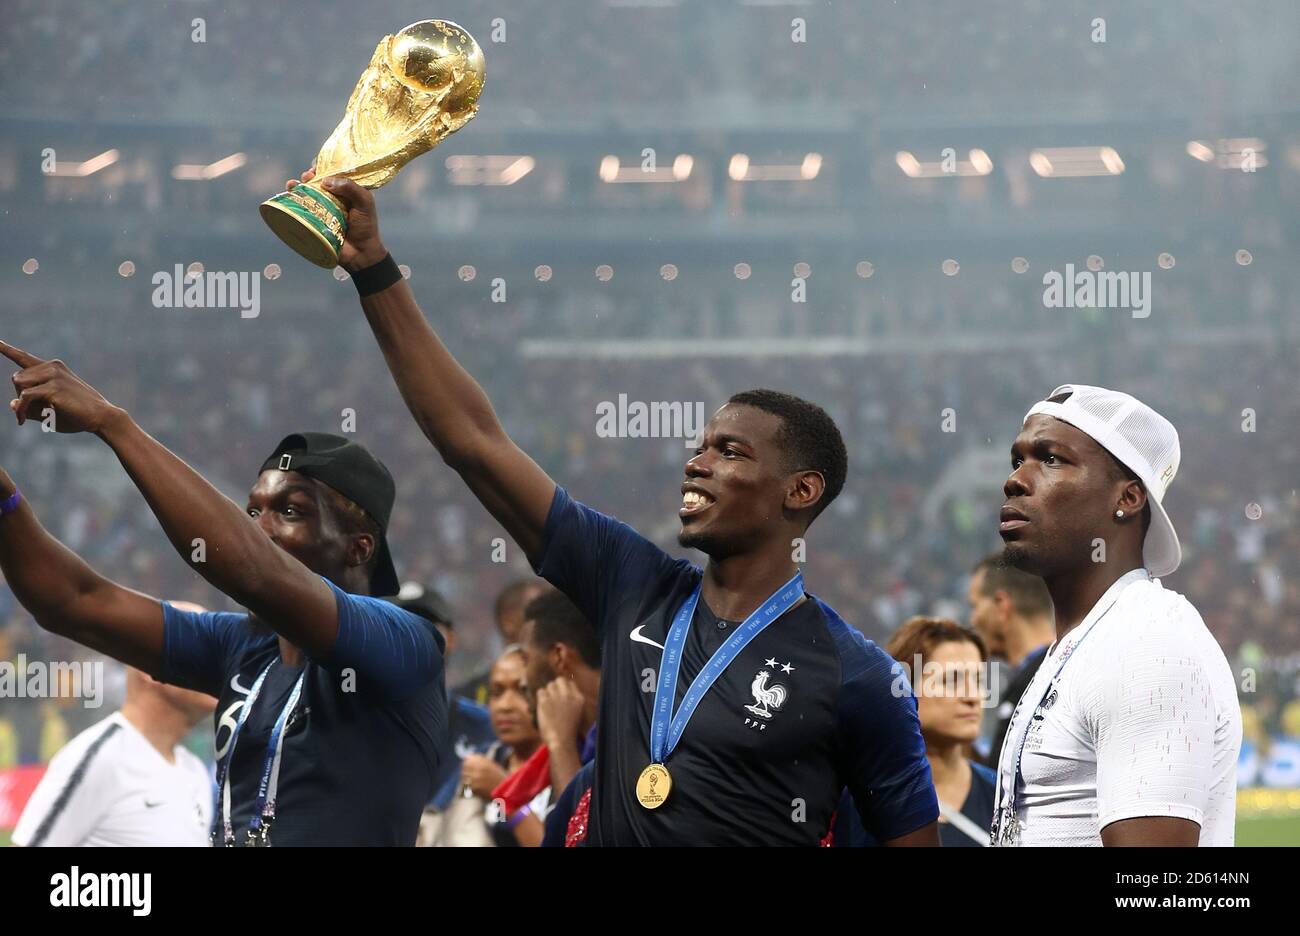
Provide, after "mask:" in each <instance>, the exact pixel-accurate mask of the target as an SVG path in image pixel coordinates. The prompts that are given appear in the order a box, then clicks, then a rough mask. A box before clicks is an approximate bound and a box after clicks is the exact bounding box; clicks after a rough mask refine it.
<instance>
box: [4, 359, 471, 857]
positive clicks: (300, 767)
mask: <svg viewBox="0 0 1300 936" xmlns="http://www.w3.org/2000/svg"><path fill="white" fill-rule="evenodd" d="M0 354H3V355H4V356H5V357H7V358H8V359H9V360H11V361H13V362H14V363H15V364H17V365H18V367H19V368H20V370H19V371H18V372H17V373H16V374H15V375H14V376H13V384H14V389H15V392H16V393H17V398H16V399H15V400H13V401H12V402H11V403H10V408H11V409H12V410H13V411H14V414H15V416H16V417H17V419H18V422H19V424H20V425H21V424H22V423H23V422H25V421H27V420H28V419H39V420H43V419H45V418H46V416H47V414H48V415H50V416H51V417H52V418H53V420H54V426H55V428H56V429H57V430H58V431H59V432H91V433H95V434H96V435H98V436H99V437H100V438H101V439H103V440H104V441H105V442H106V443H107V444H108V445H109V446H110V447H111V448H112V449H113V451H114V453H115V454H116V455H117V457H118V459H119V460H120V461H121V463H122V466H123V467H124V468H125V469H126V472H127V474H129V475H130V476H131V479H132V480H133V481H134V482H135V484H136V486H137V487H138V488H139V489H140V492H141V493H142V494H143V495H144V498H145V500H146V501H147V502H148V504H149V506H150V508H151V509H152V510H153V512H154V515H155V516H156V517H157V518H158V521H159V523H160V524H161V525H162V528H163V531H164V532H165V533H166V534H167V537H168V539H170V540H171V543H172V545H173V546H174V547H175V548H176V550H177V552H179V553H180V554H181V556H182V557H183V558H184V559H185V560H186V561H187V562H189V563H190V564H191V566H192V567H193V568H194V570H195V571H196V572H198V573H199V574H200V575H202V576H203V577H204V578H205V579H207V581H208V582H209V583H211V584H212V585H213V586H214V587H216V588H217V589H218V590H220V591H221V592H223V593H224V594H226V595H228V596H229V597H230V598H231V599H232V600H233V601H234V602H235V603H237V604H238V605H239V606H241V607H243V608H246V609H247V611H246V612H244V613H238V614H229V613H218V612H203V613H195V612H190V611H184V610H181V609H179V608H176V607H174V606H172V605H170V604H167V603H164V602H160V601H159V600H158V599H156V598H150V597H148V596H146V595H142V594H140V593H139V592H136V591H132V590H131V589H129V588H124V587H123V586H121V585H118V584H116V583H115V582H111V581H109V580H108V579H106V578H104V577H103V576H101V575H99V574H98V573H96V572H95V571H94V570H93V569H91V568H90V567H89V566H88V565H86V563H85V562H83V561H82V560H81V559H79V558H78V557H77V556H76V555H74V554H73V553H72V552H70V551H69V550H68V549H67V548H66V547H64V546H63V545H62V544H61V543H59V542H58V541H57V540H56V539H54V538H53V537H52V536H50V534H49V533H47V532H46V531H45V530H44V528H42V527H41V525H40V523H39V522H38V521H37V519H36V516H35V514H34V513H33V512H32V509H31V508H30V507H29V506H28V505H27V503H26V501H25V500H24V499H23V497H22V495H21V494H20V493H19V492H18V488H17V485H16V484H15V483H14V482H13V479H11V478H10V477H9V475H8V474H6V473H5V472H4V471H3V469H0V571H3V573H4V578H5V581H6V583H7V584H8V585H9V587H10V588H11V589H12V590H13V593H14V596H15V597H16V598H17V599H18V600H19V602H21V603H22V605H23V606H24V607H25V608H27V610H28V611H30V612H31V613H32V616H33V617H34V618H35V619H36V621H37V623H38V624H40V625H41V626H42V627H44V628H45V629H46V630H49V631H52V632H54V633H56V634H61V635H63V636H64V637H67V638H69V639H71V640H74V641H76V642H78V643H80V644H84V645H85V646H87V647H90V648H92V649H94V650H98V651H100V652H101V653H105V654H107V655H109V656H112V657H114V658H116V659H118V660H121V661H122V662H124V663H127V664H129V665H131V666H134V667H137V668H138V669H141V670H144V671H145V672H146V673H149V674H150V675H152V676H155V677H156V678H158V679H160V680H162V681H163V682H167V683H172V684H175V685H178V686H182V687H184V688H186V689H195V690H198V691H200V692H205V693H207V694H209V695H213V696H217V697H218V703H217V709H216V746H217V758H218V764H217V766H218V769H217V779H218V785H219V788H220V792H219V795H218V797H217V802H216V817H215V822H214V827H215V829H214V840H215V842H216V843H217V844H223V843H224V844H227V845H234V844H239V845H243V844H250V845H267V844H276V845H322V844H350V845H412V844H414V842H415V839H416V832H417V829H418V825H419V820H420V813H421V809H422V807H423V806H424V804H425V802H426V801H427V800H428V799H429V796H430V795H431V794H432V792H433V777H434V773H435V770H436V768H437V766H438V763H439V760H440V758H441V757H442V756H443V751H444V748H445V745H446V736H447V697H446V692H445V690H444V688H443V668H442V637H441V635H439V634H438V633H437V631H436V629H435V628H434V627H433V625H432V624H430V623H429V622H427V621H425V620H424V619H423V618H421V617H417V616H416V615H414V614H411V613H410V612H409V611H404V610H402V609H401V608H398V607H397V606H396V605H393V604H390V603H389V602H386V601H382V600H380V599H378V598H374V597H370V596H371V595H391V594H394V593H396V592H397V588H398V582H397V576H396V573H395V571H394V569H393V562H392V558H391V556H390V554H389V550H388V542H387V539H386V537H385V530H386V528H387V525H388V517H389V514H390V512H391V511H392V507H393V500H394V493H395V489H394V485H393V479H392V477H391V476H390V475H389V473H388V469H386V468H385V467H384V466H383V464H382V463H381V462H380V461H379V460H378V459H376V458H375V457H374V456H373V455H372V454H370V452H369V451H367V450H366V449H365V448H364V447H363V446H361V445H358V444H357V443H355V442H351V441H349V440H347V439H344V438H342V437H341V436H335V435H327V434H324V433H315V432H303V433H297V434H294V435H290V436H286V437H285V438H284V439H283V440H282V441H281V442H280V444H279V445H277V446H276V447H275V450H274V451H273V452H272V453H271V455H270V457H268V458H267V459H266V462H265V463H264V464H263V465H262V467H261V470H260V472H259V473H258V475H257V480H256V482H255V483H254V485H253V488H252V490H251V491H250V492H249V495H248V503H247V507H246V508H241V507H239V506H238V505H237V504H235V503H234V502H233V501H231V500H229V499H228V498H226V497H224V496H223V495H222V494H221V493H220V492H219V491H218V490H217V489H216V488H214V487H213V486H212V485H210V484H209V483H208V482H207V481H205V480H204V479H203V478H202V477H201V476H200V475H199V474H198V473H196V472H195V471H194V470H193V469H192V468H190V467H189V466H188V465H186V464H185V463H184V462H183V461H181V460H180V459H179V458H177V457H176V456H175V455H173V454H172V453H171V452H169V451H168V450H167V449H166V448H164V447H163V446H162V445H161V444H160V443H158V442H157V441H156V440H155V439H153V438H151V437H150V436H149V435H148V434H147V433H146V432H145V431H144V430H143V429H141V428H140V427H139V426H138V425H136V423H135V422H134V421H133V420H132V419H131V417H130V416H129V415H128V414H127V413H126V411H125V410H123V409H121V408H120V407H116V406H113V405H112V404H111V403H109V402H108V401H107V400H105V399H104V398H103V397H102V396H100V394H99V393H98V392H97V391H96V390H95V389H94V388H93V387H90V386H89V385H88V384H86V383H85V382H83V381H82V380H81V379H80V378H78V377H77V376H76V375H75V374H73V373H72V372H71V371H70V370H69V369H68V368H67V366H66V365H64V364H63V363H62V362H61V361H44V360H41V359H40V358H38V357H36V356H35V355H32V354H28V353H27V352H25V351H20V350H19V349H17V348H14V347H11V346H10V345H7V344H5V343H4V342H2V341H0Z"/></svg>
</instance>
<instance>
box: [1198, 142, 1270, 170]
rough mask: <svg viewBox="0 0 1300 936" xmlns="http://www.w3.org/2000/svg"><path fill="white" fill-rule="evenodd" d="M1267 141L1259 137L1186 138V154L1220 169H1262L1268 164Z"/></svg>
mask: <svg viewBox="0 0 1300 936" xmlns="http://www.w3.org/2000/svg"><path fill="white" fill-rule="evenodd" d="M1267 152H1268V143H1266V142H1265V141H1264V140H1261V139H1260V138H1259V137H1223V138H1221V139H1218V140H1188V141H1187V155H1188V156H1191V157H1192V158H1193V159H1195V160H1198V161H1200V162H1203V163H1214V165H1216V166H1218V167H1219V168H1220V169H1246V170H1248V171H1249V170H1254V169H1262V168H1264V167H1265V166H1267V165H1268V156H1267V155H1266V154H1267Z"/></svg>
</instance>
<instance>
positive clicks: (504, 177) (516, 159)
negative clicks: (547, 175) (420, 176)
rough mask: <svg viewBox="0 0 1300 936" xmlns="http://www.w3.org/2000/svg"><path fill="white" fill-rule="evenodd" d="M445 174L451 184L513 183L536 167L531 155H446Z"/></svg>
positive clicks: (535, 161)
mask: <svg viewBox="0 0 1300 936" xmlns="http://www.w3.org/2000/svg"><path fill="white" fill-rule="evenodd" d="M446 166H447V174H448V178H449V180H450V182H451V184H452V185H514V184H515V183H516V182H518V181H519V180H520V179H522V178H523V177H524V176H526V175H528V174H529V173H530V172H532V171H533V170H534V169H535V168H537V160H536V159H534V158H533V157H532V156H521V155H513V156H512V155H500V156H470V155H463V156H448V157H447V162H446Z"/></svg>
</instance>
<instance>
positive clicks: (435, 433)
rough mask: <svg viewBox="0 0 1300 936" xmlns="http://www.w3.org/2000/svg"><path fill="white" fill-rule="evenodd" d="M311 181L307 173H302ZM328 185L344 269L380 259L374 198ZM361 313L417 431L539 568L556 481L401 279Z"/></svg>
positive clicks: (339, 183) (343, 182)
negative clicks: (343, 228) (337, 204)
mask: <svg viewBox="0 0 1300 936" xmlns="http://www.w3.org/2000/svg"><path fill="white" fill-rule="evenodd" d="M311 178H312V173H311V172H310V170H309V171H308V172H307V173H304V174H303V180H304V181H308V180H310V179H311ZM331 183H332V184H331ZM294 184H295V183H294V182H293V181H292V180H291V181H290V187H292V186H293V185H294ZM325 187H326V189H327V190H328V191H329V192H330V193H331V194H333V195H334V196H335V197H336V198H338V199H339V200H340V201H342V202H343V203H344V205H345V206H346V207H347V208H348V209H349V210H348V232H347V241H346V243H345V244H344V247H343V253H342V256H341V258H340V259H341V262H342V265H343V267H344V268H345V269H347V270H349V271H350V272H353V273H355V272H357V271H358V270H363V269H366V268H367V267H371V266H374V265H375V264H377V263H380V262H381V261H383V260H384V259H385V258H386V257H387V256H388V251H387V250H386V249H385V248H384V245H383V242H382V241H381V240H380V238H379V225H378V220H377V215H376V212H375V199H374V196H373V195H372V194H371V193H370V192H369V191H367V190H366V189H364V188H362V187H361V186H359V185H357V184H356V183H355V182H353V181H352V180H350V179H342V178H334V179H329V180H326V183H325ZM361 308H362V309H363V310H364V311H365V314H366V319H367V321H369V322H370V328H371V330H372V331H373V332H374V334H375V338H376V340H377V341H378V342H379V348H380V350H381V351H383V353H384V360H385V361H387V363H388V370H389V372H390V373H391V374H392V375H393V380H394V381H395V382H396V383H397V388H398V390H399V391H401V394H402V399H403V400H404V401H405V402H406V406H407V409H409V410H410V411H411V415H412V416H414V417H415V421H416V423H417V424H418V425H419V427H420V429H421V430H422V431H423V432H424V434H425V436H427V437H428V439H429V441H430V442H432V443H433V446H434V448H436V449H437V450H438V454H439V455H441V456H442V459H443V461H444V462H446V463H447V465H449V466H450V467H451V468H452V469H454V470H455V471H456V472H457V473H458V474H459V475H460V476H461V477H462V478H463V479H464V480H465V483H466V484H467V485H469V488H470V490H471V491H473V492H474V496H475V497H477V498H478V499H479V501H480V502H481V503H482V504H483V506H484V507H486V508H487V509H488V511H489V512H490V513H491V514H492V515H493V516H494V517H496V519H497V520H498V521H499V522H500V523H501V525H502V526H504V527H505V529H506V532H507V533H509V534H510V536H511V538H513V539H514V541H515V542H516V543H518V544H519V546H520V548H521V549H523V551H524V553H525V554H526V555H527V556H528V558H529V560H530V561H531V562H532V563H533V564H534V565H536V563H537V561H538V560H539V559H540V557H541V551H542V535H543V532H544V530H545V527H546V516H547V513H548V512H549V510H550V506H551V499H552V498H553V496H554V494H555V482H554V481H552V480H551V479H550V477H548V476H547V474H546V472H544V471H543V470H542V469H541V468H540V467H539V466H538V465H537V463H536V462H534V461H533V460H532V459H531V458H529V457H528V455H526V454H525V453H524V452H523V451H522V450H520V448H519V447H518V446H517V445H515V443H514V442H513V441H511V439H510V437H509V436H507V435H506V433H505V430H504V429H503V428H502V426H501V422H500V420H499V419H497V415H496V412H495V411H494V410H493V409H492V404H491V403H490V402H489V401H488V398H487V394H485V393H484V392H483V388H482V387H480V386H479V385H478V383H477V382H476V381H475V380H474V378H473V377H471V376H470V375H469V373H468V372H467V371H466V370H465V368H463V367H461V366H460V364H459V362H457V360H456V359H455V358H454V357H452V355H451V353H450V352H449V351H448V350H447V348H446V347H445V346H444V345H443V343H442V341H441V340H439V338H438V336H437V334H436V333H435V332H434V330H433V328H432V327H430V325H429V323H428V322H427V321H426V320H425V317H424V314H423V313H422V312H421V311H420V307H419V306H418V305H416V302H415V296H414V295H413V294H412V293H411V289H410V287H409V286H408V285H407V284H406V281H405V280H403V279H398V280H397V282H395V283H393V284H392V285H391V286H389V287H388V288H386V289H383V290H381V291H380V292H376V293H374V294H372V295H369V296H365V297H363V298H362V300H361Z"/></svg>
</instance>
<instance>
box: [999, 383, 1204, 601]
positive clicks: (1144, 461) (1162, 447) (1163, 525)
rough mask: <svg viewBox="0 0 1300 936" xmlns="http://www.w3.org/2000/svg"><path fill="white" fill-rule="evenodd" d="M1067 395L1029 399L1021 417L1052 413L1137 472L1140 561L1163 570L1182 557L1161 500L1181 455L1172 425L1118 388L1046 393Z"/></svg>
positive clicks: (1075, 387)
mask: <svg viewBox="0 0 1300 936" xmlns="http://www.w3.org/2000/svg"><path fill="white" fill-rule="evenodd" d="M1067 394H1068V398H1067V399H1065V400H1063V401H1061V402H1059V403H1052V402H1049V400H1042V401H1040V402H1038V403H1035V404H1034V405H1033V406H1032V407H1031V408H1030V410H1029V412H1028V413H1026V414H1025V422H1028V421H1029V417H1030V416H1033V415H1036V414H1038V413H1042V414H1044V415H1046V416H1055V417H1056V418H1057V419H1059V420H1061V421H1062V422H1067V423H1069V424H1070V425H1071V426H1074V428H1076V429H1078V430H1080V431H1081V432H1085V433H1087V434H1088V435H1089V436H1091V437H1092V439H1093V441H1094V442H1096V443H1097V444H1098V445H1100V446H1101V447H1102V448H1104V449H1105V450H1106V451H1108V452H1110V454H1111V455H1113V456H1115V458H1116V460H1117V461H1119V462H1120V464H1122V465H1123V466H1124V467H1125V468H1127V469H1128V470H1129V471H1131V472H1133V473H1134V474H1135V475H1137V476H1138V480H1140V481H1141V482H1142V486H1143V487H1145V488H1146V491H1147V503H1148V504H1149V505H1150V506H1151V525H1150V526H1149V527H1148V528H1147V535H1146V540H1145V541H1144V542H1143V544H1142V563H1143V565H1145V566H1146V567H1147V571H1148V572H1150V573H1151V574H1152V575H1153V576H1155V577H1156V578H1159V577H1160V576H1162V575H1168V574H1169V573H1171V572H1173V571H1174V570H1175V569H1177V568H1178V564H1179V563H1180V562H1182V559H1183V548H1182V546H1180V545H1179V544H1178V534H1177V533H1175V532H1174V525H1173V523H1172V522H1170V520H1169V514H1168V513H1166V512H1165V508H1164V504H1163V503H1162V502H1163V501H1164V499H1165V492H1166V491H1168V490H1169V485H1171V484H1172V483H1173V481H1174V476H1175V475H1177V474H1178V462H1179V460H1180V459H1181V458H1182V450H1181V449H1180V448H1179V445H1178V430H1177V429H1175V428H1174V425H1173V423H1171V422H1170V421H1169V420H1167V419H1165V418H1164V417H1163V416H1161V415H1160V414H1159V413H1157V412H1156V411H1155V410H1153V409H1152V408H1151V407H1149V406H1147V405H1146V404H1145V403H1143V402H1142V401H1141V400H1138V399H1136V398H1134V397H1131V396H1129V395H1128V394H1127V393H1120V392H1119V391H1118V390H1106V389H1104V388H1102V387H1086V386H1084V385H1083V384H1062V385H1061V386H1059V387H1057V388H1056V389H1055V390H1053V391H1052V392H1051V393H1049V394H1048V397H1049V398H1051V397H1059V396H1062V395H1067ZM1022 425H1023V424H1022Z"/></svg>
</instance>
